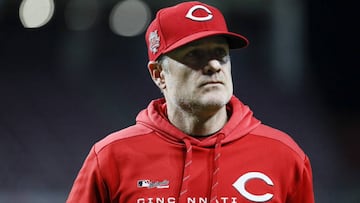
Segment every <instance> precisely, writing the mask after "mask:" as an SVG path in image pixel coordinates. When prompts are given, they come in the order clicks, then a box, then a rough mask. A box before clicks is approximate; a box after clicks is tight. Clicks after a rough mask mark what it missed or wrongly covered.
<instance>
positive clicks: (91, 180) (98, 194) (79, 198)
mask: <svg viewBox="0 0 360 203" xmlns="http://www.w3.org/2000/svg"><path fill="white" fill-rule="evenodd" d="M107 196H108V195H107V189H106V186H105V184H104V181H103V178H102V176H101V173H100V169H99V164H98V158H97V155H96V152H95V147H93V148H92V149H91V151H90V153H89V155H88V156H87V158H86V160H85V162H84V164H83V166H82V168H81V169H80V171H79V173H78V175H77V177H76V179H75V181H74V184H73V186H72V189H71V191H70V194H69V196H68V199H67V201H66V202H67V203H79V202H82V203H100V202H107Z"/></svg>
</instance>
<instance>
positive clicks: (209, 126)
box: [167, 106, 228, 136]
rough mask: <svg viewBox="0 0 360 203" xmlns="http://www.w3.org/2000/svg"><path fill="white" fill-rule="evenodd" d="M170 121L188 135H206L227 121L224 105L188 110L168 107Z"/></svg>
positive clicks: (218, 128)
mask: <svg viewBox="0 0 360 203" xmlns="http://www.w3.org/2000/svg"><path fill="white" fill-rule="evenodd" d="M167 107H168V108H167V114H168V119H169V120H170V122H171V123H172V124H173V125H174V126H176V127H177V128H178V129H180V130H181V131H183V132H184V133H186V134H188V135H196V136H208V135H211V134H214V133H216V132H217V131H219V130H220V129H221V128H222V127H223V126H224V125H225V123H226V122H227V120H228V118H227V112H226V107H225V106H224V107H222V108H220V109H217V110H212V111H205V110H204V111H202V112H201V111H197V112H196V113H194V112H189V111H184V110H183V109H181V108H174V109H172V108H169V106H167Z"/></svg>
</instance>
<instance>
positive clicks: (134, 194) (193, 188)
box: [67, 96, 314, 203]
mask: <svg viewBox="0 0 360 203" xmlns="http://www.w3.org/2000/svg"><path fill="white" fill-rule="evenodd" d="M164 110H165V100H164V99H159V100H154V101H152V102H151V103H150V104H149V106H148V108H147V109H145V110H143V111H141V112H140V113H139V115H138V116H137V118H136V124H135V125H133V126H130V127H128V128H126V129H123V130H120V131H118V132H115V133H113V134H111V135H109V136H107V137H105V138H104V139H103V140H101V141H99V142H98V143H96V144H95V145H94V146H93V148H92V149H91V151H90V153H89V155H88V157H87V158H86V160H85V162H84V164H83V166H82V168H81V170H80V172H79V174H78V176H77V178H76V180H75V182H74V185H73V188H72V190H71V192H70V194H69V197H68V199H67V203H88V202H94V203H95V202H97V203H98V202H122V203H125V202H132V203H178V202H179V203H180V202H181V203H183V202H184V203H185V202H186V203H210V202H213V201H214V202H219V203H248V202H267V203H313V202H314V196H313V188H312V172H311V166H310V162H309V159H308V157H307V156H306V155H305V154H304V152H303V151H302V150H301V149H300V148H299V146H298V145H297V144H296V143H295V142H294V141H293V140H292V139H291V138H290V137H289V136H288V135H287V134H285V133H283V132H281V131H279V130H276V129H274V128H271V127H269V126H266V125H263V124H261V123H260V121H259V120H257V119H256V118H254V117H253V114H252V112H251V110H250V109H249V108H248V106H245V105H244V104H243V103H241V102H240V101H239V100H238V99H237V98H236V97H235V96H233V97H232V99H231V101H230V102H229V104H228V105H227V110H228V113H229V115H230V119H229V121H228V122H227V123H226V125H225V126H224V127H223V129H221V130H220V131H219V132H217V133H216V134H214V135H212V136H210V137H207V138H205V139H197V138H194V137H191V136H189V135H187V134H184V133H183V132H181V131H180V130H179V129H177V128H176V127H174V126H173V125H172V124H171V123H169V121H168V119H167V118H166V116H165V111H164Z"/></svg>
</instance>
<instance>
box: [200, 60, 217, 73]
mask: <svg viewBox="0 0 360 203" xmlns="http://www.w3.org/2000/svg"><path fill="white" fill-rule="evenodd" d="M221 67H222V66H221V63H220V61H218V60H216V59H210V60H209V62H208V63H207V65H206V66H205V67H204V69H203V70H204V73H205V74H213V73H216V72H219V71H220V70H221Z"/></svg>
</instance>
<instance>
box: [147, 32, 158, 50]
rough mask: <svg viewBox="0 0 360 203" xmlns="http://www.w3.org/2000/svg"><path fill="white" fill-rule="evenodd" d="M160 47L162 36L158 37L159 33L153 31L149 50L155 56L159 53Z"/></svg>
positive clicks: (150, 35) (150, 36)
mask: <svg viewBox="0 0 360 203" xmlns="http://www.w3.org/2000/svg"><path fill="white" fill-rule="evenodd" d="M159 47H160V36H159V35H158V31H157V30H155V31H152V32H151V33H150V34H149V49H150V51H151V52H152V53H153V54H156V52H158V48H159Z"/></svg>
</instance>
